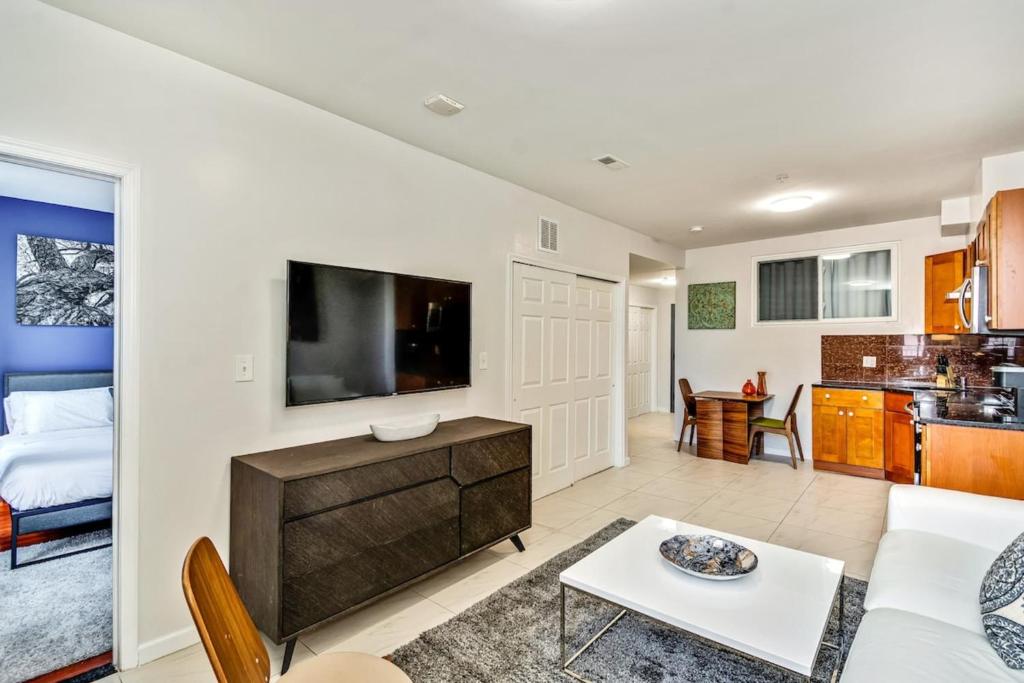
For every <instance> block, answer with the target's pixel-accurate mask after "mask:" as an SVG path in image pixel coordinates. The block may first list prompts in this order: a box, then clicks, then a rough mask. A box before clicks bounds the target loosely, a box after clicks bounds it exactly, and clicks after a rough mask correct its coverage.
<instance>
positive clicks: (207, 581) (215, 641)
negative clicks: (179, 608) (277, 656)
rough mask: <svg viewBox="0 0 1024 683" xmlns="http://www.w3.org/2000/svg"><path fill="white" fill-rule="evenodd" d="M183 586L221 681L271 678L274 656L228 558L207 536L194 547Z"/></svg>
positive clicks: (234, 682) (246, 682)
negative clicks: (227, 566) (227, 564)
mask: <svg viewBox="0 0 1024 683" xmlns="http://www.w3.org/2000/svg"><path fill="white" fill-rule="evenodd" d="M181 587H182V589H183V590H184V591H185V601H186V602H187V603H188V609H189V611H190V612H192V619H193V620H194V621H195V622H196V628H197V629H199V637H200V638H201V639H202V641H203V647H204V648H206V656H207V657H209V658H210V664H211V665H212V666H213V672H214V674H216V676H217V680H218V681H220V682H221V683H267V682H268V681H269V680H270V657H269V656H268V654H267V648H266V647H265V646H264V645H263V641H262V640H260V634H259V632H258V631H257V630H256V625H255V624H254V623H253V622H252V618H251V617H250V616H249V613H248V612H247V611H246V609H245V605H244V604H242V599H241V598H240V597H238V591H237V590H235V584H234V583H232V582H231V577H230V576H228V572H227V570H226V569H224V563H223V562H222V561H221V559H220V555H219V554H218V553H217V548H216V547H214V545H213V541H211V540H210V539H208V538H206V537H205V536H204V537H202V538H200V539H199V540H197V541H196V542H195V543H193V544H192V547H191V548H189V551H188V554H187V555H186V556H185V565H184V567H182V570H181Z"/></svg>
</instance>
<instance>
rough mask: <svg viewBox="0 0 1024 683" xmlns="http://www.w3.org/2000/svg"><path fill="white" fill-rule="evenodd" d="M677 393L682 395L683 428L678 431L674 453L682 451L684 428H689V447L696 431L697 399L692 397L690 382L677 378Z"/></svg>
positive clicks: (683, 378)
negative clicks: (677, 443) (677, 441)
mask: <svg viewBox="0 0 1024 683" xmlns="http://www.w3.org/2000/svg"><path fill="white" fill-rule="evenodd" d="M679 393H680V394H682V395H683V428H682V429H680V430H679V445H678V446H676V452H677V453H678V452H679V451H681V450H683V435H684V434H686V428H687V427H690V445H691V446H692V445H693V434H694V432H696V431H697V399H695V398H694V397H693V388H692V387H691V386H690V380H688V379H686V378H685V377H680V378H679Z"/></svg>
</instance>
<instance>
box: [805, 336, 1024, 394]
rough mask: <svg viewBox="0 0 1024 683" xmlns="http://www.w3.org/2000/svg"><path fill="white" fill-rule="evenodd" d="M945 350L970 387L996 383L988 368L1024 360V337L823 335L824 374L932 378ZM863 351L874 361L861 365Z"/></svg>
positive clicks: (830, 377) (882, 378)
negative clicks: (870, 365) (993, 381)
mask: <svg viewBox="0 0 1024 683" xmlns="http://www.w3.org/2000/svg"><path fill="white" fill-rule="evenodd" d="M940 355H943V356H946V357H947V358H948V359H949V364H950V365H951V366H952V368H953V373H954V374H955V375H957V376H966V377H967V384H968V385H969V386H972V387H987V386H992V372H991V370H990V368H991V367H992V366H993V365H999V364H1000V363H1006V362H1010V363H1018V364H1021V365H1024V337H996V336H990V335H981V334H962V335H930V334H844V335H822V336H821V378H822V379H823V380H835V381H845V382H899V381H915V382H932V381H934V379H935V359H936V358H937V357H938V356H940ZM864 356H874V357H875V358H876V366H875V367H873V368H865V367H863V359H864Z"/></svg>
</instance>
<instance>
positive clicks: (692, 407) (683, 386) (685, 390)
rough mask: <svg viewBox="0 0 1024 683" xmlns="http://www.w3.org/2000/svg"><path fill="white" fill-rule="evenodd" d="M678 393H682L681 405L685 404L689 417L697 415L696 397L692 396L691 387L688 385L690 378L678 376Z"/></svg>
mask: <svg viewBox="0 0 1024 683" xmlns="http://www.w3.org/2000/svg"><path fill="white" fill-rule="evenodd" d="M679 393H680V394H682V395H683V405H685V406H686V412H687V414H689V416H690V417H697V399H695V398H694V397H693V387H691V386H690V380H688V379H686V378H685V377H680V378H679Z"/></svg>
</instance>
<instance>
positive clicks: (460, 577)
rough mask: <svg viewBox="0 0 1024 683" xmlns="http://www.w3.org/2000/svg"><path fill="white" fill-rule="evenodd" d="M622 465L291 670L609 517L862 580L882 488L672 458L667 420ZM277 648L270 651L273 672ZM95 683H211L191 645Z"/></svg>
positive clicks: (456, 595) (536, 560)
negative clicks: (754, 545)
mask: <svg viewBox="0 0 1024 683" xmlns="http://www.w3.org/2000/svg"><path fill="white" fill-rule="evenodd" d="M629 442H630V455H631V463H630V465H629V466H628V467H624V468H621V469H611V470H606V471H605V472H601V473H599V474H596V475H594V476H592V477H589V478H587V479H584V480H583V481H580V482H577V483H576V485H575V486H573V487H571V488H569V489H567V490H565V491H560V492H558V493H555V494H553V495H551V496H548V497H546V498H542V499H541V500H538V501H536V502H535V503H534V506H533V522H534V526H533V528H532V529H530V531H528V532H527V533H525V534H523V540H524V542H525V543H526V546H527V549H526V552H524V553H517V552H516V551H515V549H514V548H513V547H512V544H511V543H502V544H500V545H499V546H497V547H495V548H491V549H489V550H487V551H485V552H483V553H480V554H478V555H476V556H474V557H472V558H469V559H468V560H466V561H465V562H462V563H460V564H458V565H456V566H454V567H452V568H451V569H449V570H447V571H446V572H444V573H442V574H439V575H437V576H435V577H432V578H431V579H429V580H427V581H424V582H422V583H419V584H416V585H415V586H413V587H411V588H408V589H406V590H404V591H402V592H401V593H398V594H397V595H394V596H391V597H389V598H387V599H386V600H383V601H381V602H379V603H377V604H375V605H371V606H370V607H368V608H366V609H364V610H361V611H359V612H357V613H355V614H353V615H351V616H349V617H346V618H344V619H341V620H339V621H337V622H334V623H332V624H330V625H328V626H326V627H324V628H321V629H319V630H317V631H315V632H313V633H311V634H309V635H306V636H303V637H302V638H300V645H299V647H298V649H297V650H296V660H295V661H299V660H300V659H302V658H305V657H309V656H313V655H314V654H319V653H321V652H327V651H330V650H360V651H364V652H372V653H376V654H386V653H388V652H390V651H391V650H393V649H395V648H396V647H398V646H399V645H402V644H403V643H406V642H408V641H409V640H412V639H413V638H415V637H416V636H417V635H419V634H420V633H421V632H423V631H425V630H427V629H429V628H431V627H433V626H436V625H437V624H440V623H443V622H444V621H446V620H448V619H450V618H451V617H452V616H454V615H455V614H458V613H459V612H460V611H462V610H464V609H465V608H467V607H469V606H470V605H472V604H473V603H475V602H477V601H479V600H480V599H482V598H484V597H486V596H487V595H489V594H490V593H493V592H494V591H496V590H498V589H499V588H501V587H502V586H504V585H505V584H507V583H509V582H510V581H512V580H513V579H515V578H517V577H519V576H521V575H523V574H525V573H526V572H528V571H529V570H531V569H533V568H535V567H537V566H539V565H540V564H542V563H543V562H545V561H546V560H548V559H550V558H551V557H553V556H555V555H557V554H558V553H559V552H561V551H563V550H565V549H566V548H569V547H570V546H572V545H575V544H576V543H579V542H580V540H581V539H583V538H586V537H587V536H589V535H590V534H592V533H594V532H595V531H597V530H599V529H601V528H602V527H604V526H605V525H606V524H608V523H609V522H612V521H613V520H615V519H618V518H619V517H628V518H630V519H634V520H639V519H642V518H643V517H645V516H646V515H649V514H657V515H663V516H665V517H672V518H675V519H681V520H684V521H688V522H692V523H694V524H700V525H702V526H707V527H711V528H714V529H720V530H723V531H728V532H731V533H736V534H741V535H744V536H748V537H750V538H757V539H761V540H767V541H771V542H773V543H779V544H781V545H785V546H789V547H791V548H799V549H802V550H807V551H809V552H813V553H819V554H822V555H828V556H831V557H836V558H840V559H843V560H845V561H846V572H847V574H848V575H850V576H854V577H857V578H861V579H866V578H867V577H868V574H869V572H870V570H871V563H872V561H873V560H874V557H875V550H876V548H877V543H878V539H879V536H880V535H881V533H882V523H883V517H884V515H885V505H886V495H887V493H888V490H889V485H888V484H887V483H885V482H881V481H874V480H869V479H860V478H856V477H847V476H842V475H833V474H824V473H816V472H815V471H814V470H813V469H812V468H811V466H810V463H801V465H800V468H799V469H797V470H793V469H792V468H791V467H790V466H789V464H788V459H787V460H786V461H782V460H778V461H776V460H771V461H765V460H760V459H758V460H753V461H751V463H750V464H749V465H736V464H733V463H728V462H724V461H712V460H698V459H697V458H696V457H695V456H694V455H693V452H691V451H690V450H689V449H686V448H684V451H683V452H682V453H676V450H675V440H674V435H673V420H672V416H671V415H665V414H649V415H644V416H641V417H638V418H635V419H633V420H631V421H630V424H629ZM282 652H283V648H280V647H274V648H272V649H271V658H272V659H273V660H274V663H275V667H274V670H275V671H276V670H278V669H279V668H280V658H281V656H282ZM104 680H105V681H108V682H111V681H117V680H121V681H123V682H124V683H149V682H156V681H172V682H174V683H191V682H192V681H204V682H205V681H212V680H213V675H212V673H211V672H210V667H209V664H208V663H207V660H206V655H205V654H204V653H203V651H202V648H201V647H200V646H198V645H196V646H193V647H191V648H188V649H186V650H182V651H181V652H178V653H175V654H173V655H170V656H168V657H164V658H163V659H160V660H157V661H155V662H152V663H150V664H147V665H146V666H143V667H141V668H139V669H135V670H132V671H128V672H125V673H123V674H120V677H118V676H111V677H109V678H107V679H104Z"/></svg>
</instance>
